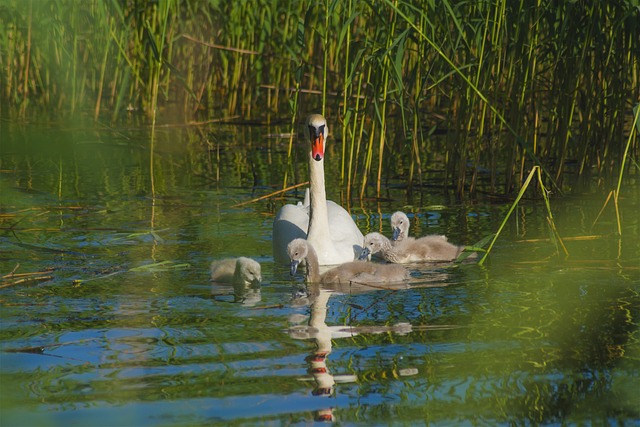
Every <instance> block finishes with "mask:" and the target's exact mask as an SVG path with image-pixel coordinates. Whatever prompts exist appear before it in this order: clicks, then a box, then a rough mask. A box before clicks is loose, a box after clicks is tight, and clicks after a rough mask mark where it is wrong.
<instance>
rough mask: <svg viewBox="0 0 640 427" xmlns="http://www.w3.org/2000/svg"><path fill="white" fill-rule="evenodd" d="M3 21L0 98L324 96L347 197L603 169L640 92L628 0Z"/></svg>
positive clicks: (473, 187)
mask: <svg viewBox="0 0 640 427" xmlns="http://www.w3.org/2000/svg"><path fill="white" fill-rule="evenodd" d="M301 25H302V26H303V27H304V30H303V31H300V27H301ZM0 28H2V29H1V30H0V52H1V54H0V77H1V81H2V83H3V85H2V93H1V95H0V107H1V108H2V113H3V114H4V115H7V116H10V117H14V118H15V119H17V120H19V119H21V118H28V117H29V116H30V115H32V114H35V113H39V112H43V111H50V112H56V114H61V115H65V114H75V113H78V112H84V111H91V114H92V115H93V116H94V118H95V119H96V120H107V121H111V122H118V121H119V120H121V118H122V117H123V115H124V114H125V113H128V114H130V113H135V112H142V113H144V114H145V115H146V116H147V117H148V118H150V119H152V118H154V117H155V114H154V112H155V111H158V114H159V115H160V117H159V120H163V118H162V115H163V114H166V115H167V117H170V119H171V120H174V121H175V115H174V114H172V113H174V112H175V106H176V105H178V106H180V108H179V110H178V111H182V112H183V115H184V117H183V120H184V121H190V120H193V119H198V118H199V117H200V116H202V115H205V116H206V117H205V118H208V119H215V118H220V117H240V118H244V119H246V120H253V119H256V118H257V119H264V118H265V117H271V116H274V117H279V118H281V119H286V120H284V121H285V122H290V123H291V121H290V120H291V117H294V120H293V123H296V122H298V123H299V120H296V119H295V117H304V116H306V114H307V113H309V112H312V111H325V110H326V111H325V115H326V116H327V117H328V120H329V122H330V125H331V129H332V135H333V136H334V137H337V136H340V138H339V139H340V141H337V142H338V143H341V144H342V146H341V151H342V159H341V162H342V165H341V173H342V182H343V185H344V186H345V187H346V188H345V189H346V194H347V195H348V197H351V195H352V194H354V191H355V192H357V194H358V195H359V197H364V196H365V195H367V194H369V193H372V194H374V195H376V196H380V195H381V192H382V191H383V185H384V183H385V182H386V181H388V180H397V181H399V182H404V183H406V184H407V185H408V187H409V188H410V189H411V190H412V191H414V190H417V191H421V189H422V188H423V187H424V186H425V185H428V183H429V182H430V179H431V180H432V174H433V171H434V170H441V171H442V172H443V177H444V179H442V180H440V181H439V186H440V187H441V188H442V189H443V190H444V191H449V190H451V191H453V192H454V193H455V194H457V195H458V196H460V197H466V196H473V195H475V194H477V193H478V191H483V192H492V193H493V192H500V193H508V194H516V193H517V192H518V191H519V189H520V188H522V183H523V182H524V180H525V179H526V177H527V176H528V175H529V172H530V171H531V170H532V168H533V167H535V166H538V167H539V168H540V170H541V171H542V176H543V179H544V182H545V184H546V185H547V186H548V187H549V188H551V189H552V190H553V191H554V192H555V193H557V194H560V193H562V192H564V191H567V190H569V191H571V190H573V189H576V190H579V189H580V188H582V187H584V186H585V185H589V183H591V182H603V181H604V182H608V181H609V180H613V179H615V177H616V173H617V171H619V170H620V161H619V160H620V158H621V156H623V155H624V151H625V150H626V149H627V148H626V146H625V144H624V142H625V141H626V139H627V136H628V135H629V134H630V132H631V123H632V117H631V115H630V114H629V113H628V112H629V111H630V107H631V105H632V104H635V103H636V102H637V100H638V99H639V98H640V81H639V80H640V78H639V77H640V76H639V73H640V71H638V70H639V69H640V67H639V66H638V57H639V56H640V53H639V52H640V46H639V45H640V42H639V39H638V37H637V34H639V33H640V19H638V10H637V2H634V1H612V2H604V3H602V4H600V3H593V2H592V3H589V2H564V3H560V4H557V3H556V2H551V1H550V0H519V1H507V0H492V1H489V0H482V1H478V2H452V1H448V0H444V1H442V2H424V1H418V0H384V1H380V2H368V1H364V0H348V1H338V0H323V1H321V2H305V1H302V2H295V1H291V0H257V1H255V2H209V1H205V0H196V1H193V2H175V1H170V0H160V1H158V2H143V3H140V2H123V1H119V0H112V1H101V0H87V1H83V2H78V1H72V0H57V1H53V2H40V1H33V0H28V1H23V0H4V1H3V2H2V3H1V4H0ZM298 97H300V98H299V99H298ZM292 103H293V105H294V106H295V111H293V114H292V111H291V109H290V105H291V104H292ZM156 106H157V108H156ZM165 111H166V113H165ZM165 120H166V119H165ZM336 139H337V138H336ZM628 152H629V154H628V155H629V156H630V157H631V158H637V155H638V143H637V139H634V140H632V141H631V143H630V146H629V148H628ZM628 173H635V174H637V168H630V169H629V172H628ZM594 178H597V180H594ZM285 182H286V181H285Z"/></svg>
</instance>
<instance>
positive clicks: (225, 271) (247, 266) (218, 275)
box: [210, 257, 262, 286]
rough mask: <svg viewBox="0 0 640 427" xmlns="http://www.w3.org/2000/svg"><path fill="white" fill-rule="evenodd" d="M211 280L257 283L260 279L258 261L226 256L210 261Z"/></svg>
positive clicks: (243, 283)
mask: <svg viewBox="0 0 640 427" xmlns="http://www.w3.org/2000/svg"><path fill="white" fill-rule="evenodd" d="M210 270H211V281H212V282H218V283H231V284H234V285H245V286H248V285H251V284H259V283H260V282H261V281H262V275H261V268H260V263H258V262H257V261H255V260H253V259H251V258H246V257H239V258H226V259H221V260H216V261H213V262H212V263H211V267H210Z"/></svg>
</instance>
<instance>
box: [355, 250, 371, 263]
mask: <svg viewBox="0 0 640 427" xmlns="http://www.w3.org/2000/svg"><path fill="white" fill-rule="evenodd" d="M370 254H371V251H370V250H369V248H364V249H363V250H362V252H360V256H359V257H358V259H360V260H362V259H369V255H370Z"/></svg>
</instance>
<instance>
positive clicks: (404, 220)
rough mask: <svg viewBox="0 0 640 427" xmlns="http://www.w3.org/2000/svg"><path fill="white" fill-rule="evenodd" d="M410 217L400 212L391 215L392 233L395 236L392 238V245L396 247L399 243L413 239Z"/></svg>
mask: <svg viewBox="0 0 640 427" xmlns="http://www.w3.org/2000/svg"><path fill="white" fill-rule="evenodd" d="M410 226H411V223H410V222H409V217H407V214H405V213H404V212H401V211H398V212H394V213H393V215H391V231H392V232H393V235H392V237H391V244H392V245H395V244H396V243H397V242H401V241H403V240H405V239H413V237H409V227H410Z"/></svg>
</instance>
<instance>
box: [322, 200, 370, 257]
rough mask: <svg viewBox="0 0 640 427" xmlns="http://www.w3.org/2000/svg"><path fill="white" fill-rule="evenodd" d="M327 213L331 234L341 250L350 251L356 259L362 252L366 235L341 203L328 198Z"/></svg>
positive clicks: (337, 247) (334, 242)
mask: <svg viewBox="0 0 640 427" xmlns="http://www.w3.org/2000/svg"><path fill="white" fill-rule="evenodd" d="M327 213H328V215H329V234H330V235H331V240H332V241H333V244H334V245H335V246H336V249H337V250H339V251H350V252H352V253H353V254H354V258H353V259H356V258H357V257H358V256H359V255H360V252H362V244H363V242H364V236H363V235H362V232H361V231H360V229H359V228H358V226H357V225H356V223H355V222H354V220H353V218H352V217H351V214H349V212H347V211H346V210H345V209H344V208H343V207H342V206H340V205H339V204H337V203H335V202H333V201H331V200H328V201H327Z"/></svg>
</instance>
